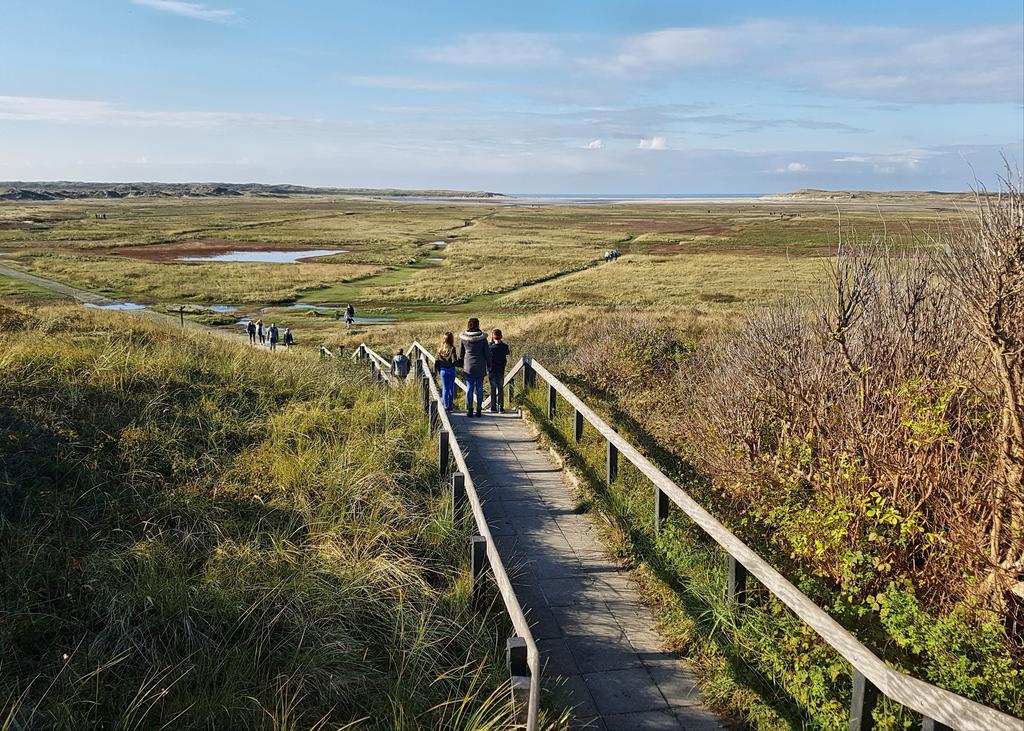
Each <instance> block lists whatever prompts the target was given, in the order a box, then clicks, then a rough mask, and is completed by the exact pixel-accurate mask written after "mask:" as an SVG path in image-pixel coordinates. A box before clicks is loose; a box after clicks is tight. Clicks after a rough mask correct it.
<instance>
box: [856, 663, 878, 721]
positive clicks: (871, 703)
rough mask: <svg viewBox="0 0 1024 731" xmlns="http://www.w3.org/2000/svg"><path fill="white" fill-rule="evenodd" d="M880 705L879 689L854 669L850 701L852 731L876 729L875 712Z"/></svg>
mask: <svg viewBox="0 0 1024 731" xmlns="http://www.w3.org/2000/svg"><path fill="white" fill-rule="evenodd" d="M877 703H878V688H876V687H875V686H874V685H873V684H872V683H871V681H870V680H868V679H867V678H865V677H864V676H863V675H862V674H861V672H860V670H858V669H857V668H854V669H853V697H852V699H851V700H850V731H872V729H874V727H875V717H874V710H875V705H877Z"/></svg>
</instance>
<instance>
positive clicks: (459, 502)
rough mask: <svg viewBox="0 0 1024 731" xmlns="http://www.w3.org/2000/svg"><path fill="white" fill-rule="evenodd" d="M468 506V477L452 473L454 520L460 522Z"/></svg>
mask: <svg viewBox="0 0 1024 731" xmlns="http://www.w3.org/2000/svg"><path fill="white" fill-rule="evenodd" d="M465 504H466V476H465V475H464V474H462V473H461V472H454V473H452V520H454V521H458V519H459V517H460V516H461V515H462V509H463V507H464V506H465Z"/></svg>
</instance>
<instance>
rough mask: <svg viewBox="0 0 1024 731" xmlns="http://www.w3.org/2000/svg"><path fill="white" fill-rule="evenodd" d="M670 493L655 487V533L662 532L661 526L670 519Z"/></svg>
mask: <svg viewBox="0 0 1024 731" xmlns="http://www.w3.org/2000/svg"><path fill="white" fill-rule="evenodd" d="M668 509H669V499H668V493H667V492H664V491H663V490H662V489H661V488H660V487H658V486H657V485H655V486H654V532H655V533H658V532H659V531H661V526H662V524H663V523H664V522H665V520H666V519H667V518H668Z"/></svg>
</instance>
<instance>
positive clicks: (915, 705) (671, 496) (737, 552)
mask: <svg viewBox="0 0 1024 731" xmlns="http://www.w3.org/2000/svg"><path fill="white" fill-rule="evenodd" d="M520 371H522V372H523V384H524V388H530V387H532V386H534V385H535V382H536V376H540V377H541V378H542V379H544V381H545V382H546V383H547V389H548V392H547V400H546V403H547V415H548V418H551V417H553V416H554V415H555V412H556V410H557V400H558V397H559V396H560V397H562V398H563V399H564V400H565V401H566V402H568V404H569V405H570V406H571V407H572V408H573V412H574V413H573V416H574V418H573V425H574V430H573V431H574V438H575V441H576V442H579V441H581V440H582V438H583V425H584V422H586V423H589V424H590V425H591V426H592V427H593V428H594V429H596V430H597V432H598V433H599V434H600V435H601V436H602V437H603V438H604V439H605V441H606V445H607V446H606V452H605V455H606V456H605V479H606V481H607V482H608V483H609V484H610V483H612V482H613V481H614V480H615V479H616V477H617V474H618V469H619V458H620V456H621V457H623V458H625V459H626V460H627V461H628V462H630V463H631V464H632V465H633V466H635V467H636V468H637V470H639V471H640V473H641V474H643V475H644V476H645V477H647V479H649V480H650V481H651V482H652V483H653V485H654V515H653V521H654V528H655V531H657V530H658V529H659V528H660V526H661V524H662V523H663V521H664V520H665V518H666V516H667V515H668V511H669V506H670V504H675V505H676V506H677V507H678V508H679V509H681V510H682V511H683V512H684V513H686V515H687V516H689V518H690V519H691V520H693V522H695V523H696V524H697V525H698V526H699V527H700V528H701V529H702V530H703V531H704V532H705V533H707V534H708V535H709V536H711V538H713V539H714V540H715V542H717V543H718V545H720V546H721V547H722V548H723V549H725V552H726V554H727V555H728V557H729V580H728V594H729V597H730V598H731V599H733V600H735V601H741V600H742V597H743V595H744V593H745V591H746V581H747V576H748V574H749V575H750V576H753V577H755V578H756V579H757V580H758V581H760V582H761V584H762V585H763V586H764V587H765V588H766V589H767V590H768V591H769V592H771V593H772V594H773V595H774V596H776V597H777V598H778V599H779V600H780V601H782V602H783V603H784V604H785V605H786V606H787V607H789V609H790V610H791V611H792V612H793V613H794V614H795V615H796V616H797V617H799V618H800V619H801V620H802V621H803V622H805V623H806V624H807V625H808V626H809V627H811V629H813V630H814V631H815V632H816V633H817V634H818V636H819V637H821V639H822V640H824V641H825V642H826V643H827V644H828V645H829V646H831V647H832V648H833V649H834V650H835V651H836V652H838V653H839V654H840V655H841V656H842V657H843V658H845V659H846V661H847V662H848V663H849V664H850V665H851V667H852V672H853V698H852V703H851V708H850V724H849V728H850V729H851V731H868V729H871V728H873V725H874V719H873V717H872V712H873V710H874V706H875V704H876V703H877V701H878V696H879V693H881V694H883V695H885V696H886V697H888V698H890V699H892V700H893V701H895V702H897V703H899V704H901V705H903V706H906V707H907V708H910V709H911V710H913V711H916V712H917V713H919V714H921V716H922V717H923V723H922V730H923V731H941V730H943V729H959V730H960V731H1024V720H1021V719H1019V718H1014V717H1013V716H1010V715H1008V714H1005V713H1002V712H1001V711H997V710H995V709H994V708H989V707H988V706H984V705H982V704H980V703H976V702H974V701H972V700H969V699H967V698H964V697H962V696H959V695H957V694H956V693H951V692H950V691H948V690H943V689H942V688H938V687H936V686H934V685H931V684H930V683H926V682H925V681H923V680H918V679H917V678H914V677H911V676H909V675H906V674H904V673H901V672H899V671H897V670H893V669H892V668H890V667H889V666H888V665H886V664H885V662H883V661H882V660H881V658H879V657H878V656H877V655H875V654H874V653H873V652H872V651H871V650H870V649H869V648H868V647H867V646H865V645H864V643H862V642H861V641H860V640H858V639H857V638H856V637H854V636H853V635H852V634H850V633H849V632H848V631H846V629H845V628H843V626H842V625H840V624H839V623H838V622H836V621H835V620H834V619H833V618H832V617H831V616H829V614H828V613H827V612H825V610H823V609H822V608H821V607H819V606H818V605H816V604H815V603H814V602H813V601H811V600H810V598H808V597H807V596H806V595H805V594H803V593H802V592H801V591H800V590H799V589H797V588H796V587H795V586H793V584H792V583H790V582H789V581H788V580H787V579H786V577H784V576H783V575H782V574H780V573H779V572H778V571H776V570H775V569H774V568H773V567H772V566H771V565H769V564H768V562H766V561H765V560H764V559H762V558H761V557H760V556H758V555H757V554H756V553H754V551H753V550H752V549H751V548H750V547H749V546H747V545H746V544H745V543H744V542H743V541H741V540H740V539H739V538H737V537H736V536H735V535H733V534H732V533H731V532H730V531H729V530H728V529H727V528H726V527H725V526H724V525H722V524H721V523H720V522H719V521H718V520H716V519H715V518H714V517H713V516H712V515H711V514H710V513H709V512H708V511H707V510H705V509H704V508H703V507H701V506H700V505H699V504H698V503H697V502H696V501H695V500H694V499H693V498H692V497H690V496H689V495H688V494H687V493H686V491H685V490H683V489H682V488H681V487H679V486H678V485H677V484H676V483H675V482H673V481H672V480H670V479H669V478H668V477H667V476H666V475H665V474H664V473H663V472H662V471H661V470H660V469H658V468H657V467H656V466H655V465H654V464H653V463H652V462H651V461H650V460H649V459H647V458H646V457H645V456H644V455H643V454H641V453H640V452H639V451H638V450H637V449H636V448H635V447H633V445H632V444H630V443H629V442H627V441H626V440H625V439H623V437H622V436H621V435H619V434H618V433H617V432H616V431H615V429H613V428H612V427H611V426H609V425H608V424H607V423H606V422H605V421H604V420H603V419H602V418H601V417H600V416H598V415H597V414H596V413H594V411H593V410H592V409H590V408H589V407H588V406H587V405H586V404H585V403H583V401H582V400H581V399H580V398H579V397H578V396H576V394H574V393H573V392H572V391H571V390H570V389H569V388H568V387H567V386H566V385H565V384H564V383H562V382H561V381H560V380H558V378H557V377H555V375H554V374H552V373H551V372H550V371H548V369H546V368H545V367H544V366H543V365H541V364H540V363H539V362H537V361H536V360H532V359H531V358H530V357H529V356H525V357H524V358H523V359H521V360H520V361H519V362H518V363H516V365H515V366H514V367H513V368H512V370H511V371H509V373H508V375H506V377H505V385H506V386H507V387H509V389H510V391H509V400H510V401H511V398H512V387H513V383H514V380H515V377H516V375H517V374H518V373H519V372H520Z"/></svg>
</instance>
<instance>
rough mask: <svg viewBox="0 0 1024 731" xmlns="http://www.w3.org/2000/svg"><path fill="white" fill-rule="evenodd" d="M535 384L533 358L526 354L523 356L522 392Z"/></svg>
mask: <svg viewBox="0 0 1024 731" xmlns="http://www.w3.org/2000/svg"><path fill="white" fill-rule="evenodd" d="M536 382H537V372H536V371H534V370H533V357H532V356H531V355H530V354H529V353H527V354H526V355H524V356H523V390H524V391H527V390H529V389H530V388H532V387H533V386H534V384H535V383H536Z"/></svg>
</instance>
